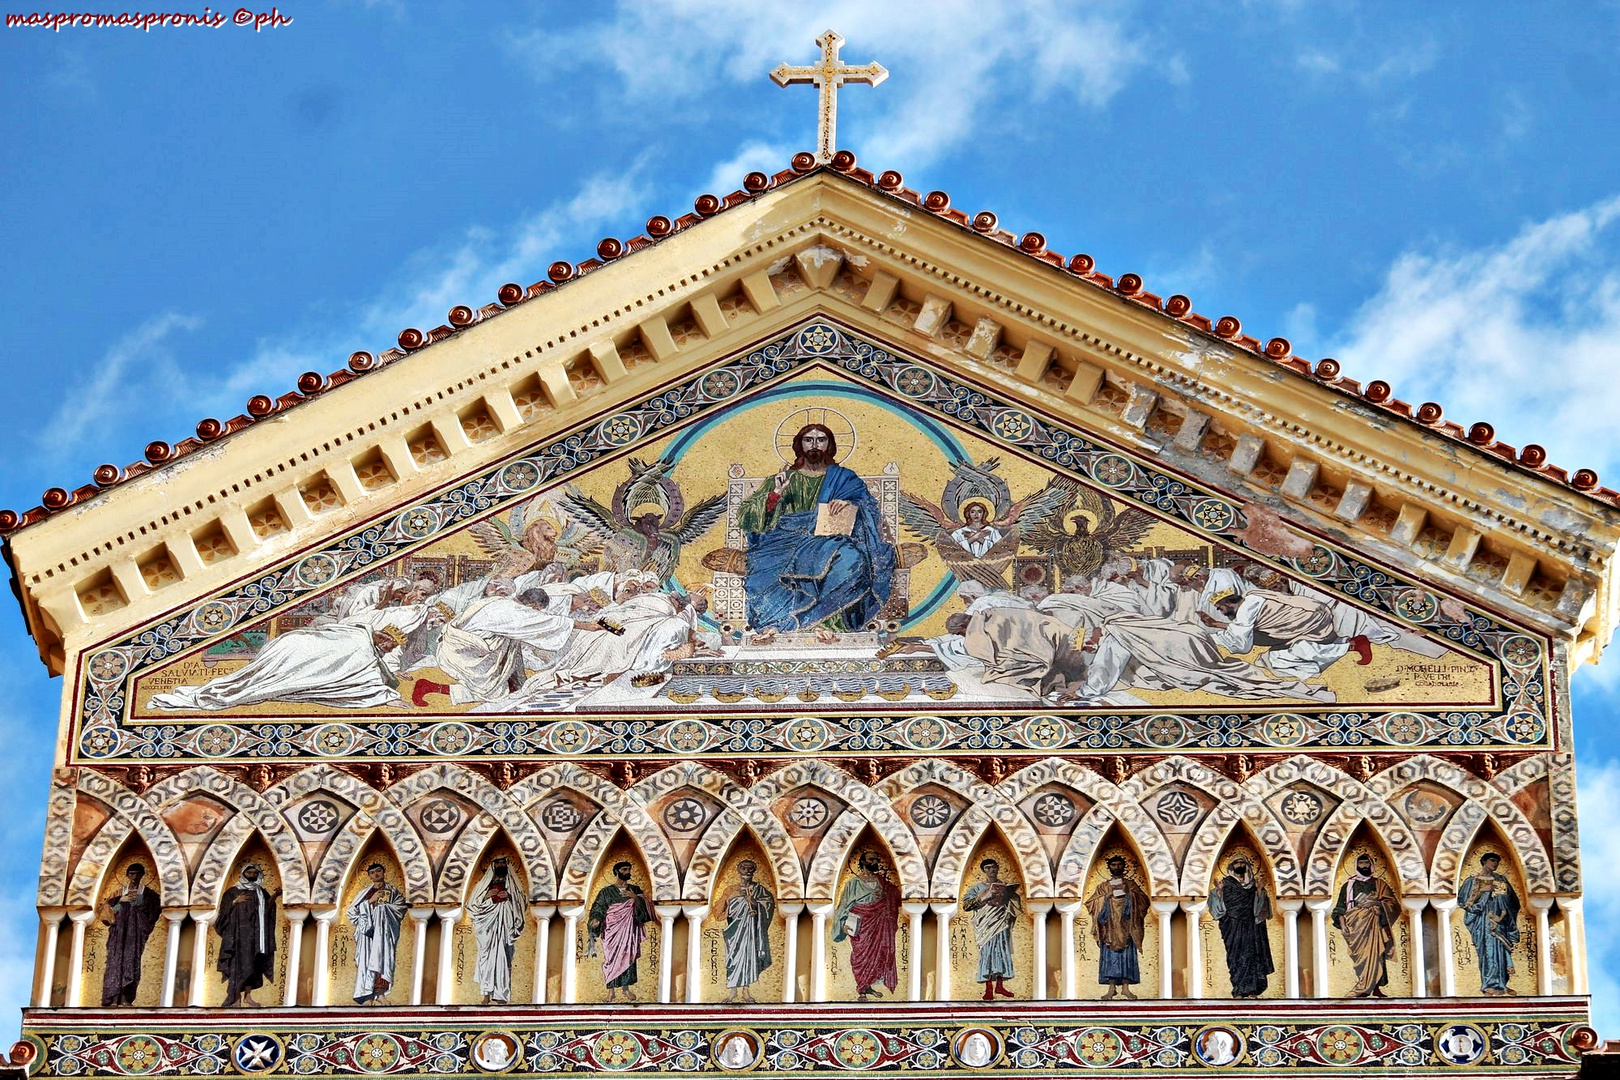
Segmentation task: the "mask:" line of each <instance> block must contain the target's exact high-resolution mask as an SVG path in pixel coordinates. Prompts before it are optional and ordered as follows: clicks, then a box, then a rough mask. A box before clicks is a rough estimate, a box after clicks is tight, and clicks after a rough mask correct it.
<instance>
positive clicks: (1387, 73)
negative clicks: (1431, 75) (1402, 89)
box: [1294, 39, 1440, 91]
mask: <svg viewBox="0 0 1620 1080" xmlns="http://www.w3.org/2000/svg"><path fill="white" fill-rule="evenodd" d="M1439 59H1440V47H1439V45H1438V44H1437V43H1436V42H1435V41H1434V40H1433V39H1424V40H1421V41H1398V42H1390V41H1371V40H1361V41H1355V42H1351V43H1349V44H1345V45H1342V46H1340V47H1339V48H1338V49H1335V50H1330V49H1319V48H1308V49H1305V50H1303V51H1302V52H1300V53H1298V54H1297V55H1296V56H1295V57H1294V66H1295V67H1296V68H1298V69H1299V70H1300V71H1303V72H1305V73H1306V74H1307V75H1312V76H1315V77H1317V78H1322V79H1328V78H1337V77H1340V76H1343V77H1344V78H1345V79H1348V80H1350V81H1353V82H1354V83H1355V84H1357V85H1359V86H1360V87H1361V88H1362V89H1363V90H1368V91H1374V90H1382V89H1385V88H1387V87H1390V86H1392V85H1395V84H1397V83H1404V82H1408V81H1410V80H1412V79H1414V78H1416V77H1417V76H1419V75H1422V74H1424V73H1425V72H1427V71H1429V70H1430V69H1431V68H1433V67H1434V65H1435V64H1436V63H1437V62H1438V61H1439Z"/></svg>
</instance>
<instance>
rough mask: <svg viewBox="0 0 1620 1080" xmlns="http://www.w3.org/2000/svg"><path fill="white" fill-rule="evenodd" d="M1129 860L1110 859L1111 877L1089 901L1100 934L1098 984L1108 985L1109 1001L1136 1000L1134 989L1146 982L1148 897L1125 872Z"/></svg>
mask: <svg viewBox="0 0 1620 1080" xmlns="http://www.w3.org/2000/svg"><path fill="white" fill-rule="evenodd" d="M1125 865H1126V864H1125V857H1124V856H1123V855H1111V856H1109V858H1108V878H1107V879H1106V880H1105V881H1101V882H1099V883H1098V884H1097V887H1096V888H1095V889H1093V890H1091V895H1090V896H1089V897H1087V899H1086V910H1087V911H1088V912H1090V913H1091V922H1092V929H1093V932H1094V933H1095V934H1096V935H1097V947H1098V954H1097V981H1098V982H1100V983H1106V984H1107V986H1108V993H1106V994H1104V995H1103V1000H1104V1001H1108V1000H1111V999H1112V998H1114V997H1117V996H1119V995H1121V994H1123V995H1124V996H1125V997H1127V998H1131V999H1132V1000H1135V998H1136V995H1135V994H1133V993H1131V987H1132V986H1134V985H1136V984H1137V983H1139V982H1141V981H1142V968H1141V963H1140V957H1141V952H1142V934H1143V932H1144V931H1145V928H1146V926H1147V912H1148V897H1147V893H1145V892H1143V891H1142V887H1141V886H1140V885H1138V884H1137V883H1136V881H1135V880H1134V879H1132V878H1131V877H1129V876H1127V875H1126V873H1125Z"/></svg>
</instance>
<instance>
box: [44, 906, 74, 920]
mask: <svg viewBox="0 0 1620 1080" xmlns="http://www.w3.org/2000/svg"><path fill="white" fill-rule="evenodd" d="M38 910H39V917H40V919H41V920H42V921H49V922H61V921H62V916H64V915H66V914H67V913H68V911H69V909H68V908H65V907H61V906H46V905H44V904H41V905H39V908H38Z"/></svg>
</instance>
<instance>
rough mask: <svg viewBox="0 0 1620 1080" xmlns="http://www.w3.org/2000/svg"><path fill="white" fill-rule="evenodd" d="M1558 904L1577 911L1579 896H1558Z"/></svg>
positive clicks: (1562, 907) (1579, 901) (1568, 909)
mask: <svg viewBox="0 0 1620 1080" xmlns="http://www.w3.org/2000/svg"><path fill="white" fill-rule="evenodd" d="M1453 902H1455V901H1453ZM1558 906H1559V907H1560V908H1561V909H1563V910H1564V911H1568V912H1576V911H1579V910H1581V898H1580V897H1578V896H1560V897H1559V898H1558Z"/></svg>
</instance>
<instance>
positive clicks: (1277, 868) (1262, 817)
mask: <svg viewBox="0 0 1620 1080" xmlns="http://www.w3.org/2000/svg"><path fill="white" fill-rule="evenodd" d="M1177 782H1179V783H1183V784H1188V785H1191V786H1192V787H1196V788H1198V789H1199V790H1200V791H1203V792H1204V793H1205V794H1207V795H1209V796H1210V797H1211V798H1212V799H1214V800H1215V808H1214V809H1213V810H1211V811H1210V812H1209V814H1208V816H1206V817H1205V818H1204V820H1203V821H1202V822H1201V823H1200V824H1199V826H1198V829H1197V831H1196V832H1194V833H1193V837H1192V841H1191V842H1190V843H1189V844H1188V846H1187V854H1186V856H1185V857H1184V858H1183V860H1182V865H1181V874H1180V878H1179V880H1180V885H1179V889H1180V892H1181V895H1182V896H1205V895H1208V893H1209V890H1210V887H1211V882H1212V878H1213V875H1214V872H1215V863H1216V861H1217V860H1218V859H1219V858H1220V854H1221V851H1222V850H1223V849H1224V848H1225V847H1226V841H1227V837H1229V836H1230V835H1231V833H1232V830H1233V829H1234V828H1236V827H1237V826H1238V824H1239V823H1241V824H1242V825H1243V826H1244V831H1245V832H1246V833H1247V834H1248V835H1249V836H1250V837H1251V838H1252V839H1253V840H1254V845H1255V849H1256V850H1257V851H1259V852H1261V853H1262V854H1263V855H1264V856H1265V859H1266V861H1267V863H1268V864H1270V866H1271V868H1272V877H1273V881H1274V883H1275V885H1276V887H1277V890H1278V892H1277V895H1279V896H1299V895H1301V894H1302V893H1303V891H1304V876H1303V874H1302V873H1301V868H1300V862H1299V856H1298V854H1297V853H1295V851H1294V849H1293V847H1292V846H1291V845H1290V844H1289V843H1288V833H1287V831H1286V830H1285V829H1284V827H1283V824H1282V822H1281V821H1279V820H1278V819H1277V816H1276V814H1274V813H1273V812H1272V811H1271V808H1270V807H1268V806H1267V805H1266V804H1265V803H1264V802H1262V801H1261V800H1260V799H1259V798H1257V797H1256V796H1255V794H1254V792H1253V791H1252V790H1251V789H1250V788H1249V787H1247V786H1246V785H1244V784H1239V783H1237V782H1236V781H1234V780H1232V779H1230V778H1228V777H1226V776H1223V775H1222V774H1220V773H1218V772H1216V771H1215V770H1214V769H1211V768H1209V767H1208V766H1207V765H1204V764H1202V763H1200V762H1198V761H1194V760H1193V759H1191V758H1188V757H1183V756H1181V755H1177V756H1175V757H1172V758H1167V759H1165V760H1164V761H1161V762H1157V763H1155V764H1153V765H1151V766H1149V767H1148V768H1146V769H1144V770H1142V771H1141V772H1139V773H1136V774H1134V775H1132V776H1131V777H1130V778H1129V779H1127V780H1126V781H1125V783H1124V784H1122V785H1120V789H1121V791H1122V792H1124V793H1127V794H1130V795H1131V796H1132V797H1133V798H1135V800H1136V801H1137V802H1138V803H1140V804H1145V803H1146V802H1147V800H1148V798H1149V797H1151V796H1152V795H1153V793H1154V792H1156V791H1158V790H1159V789H1160V788H1162V787H1164V786H1165V785H1167V784H1172V783H1177Z"/></svg>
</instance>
